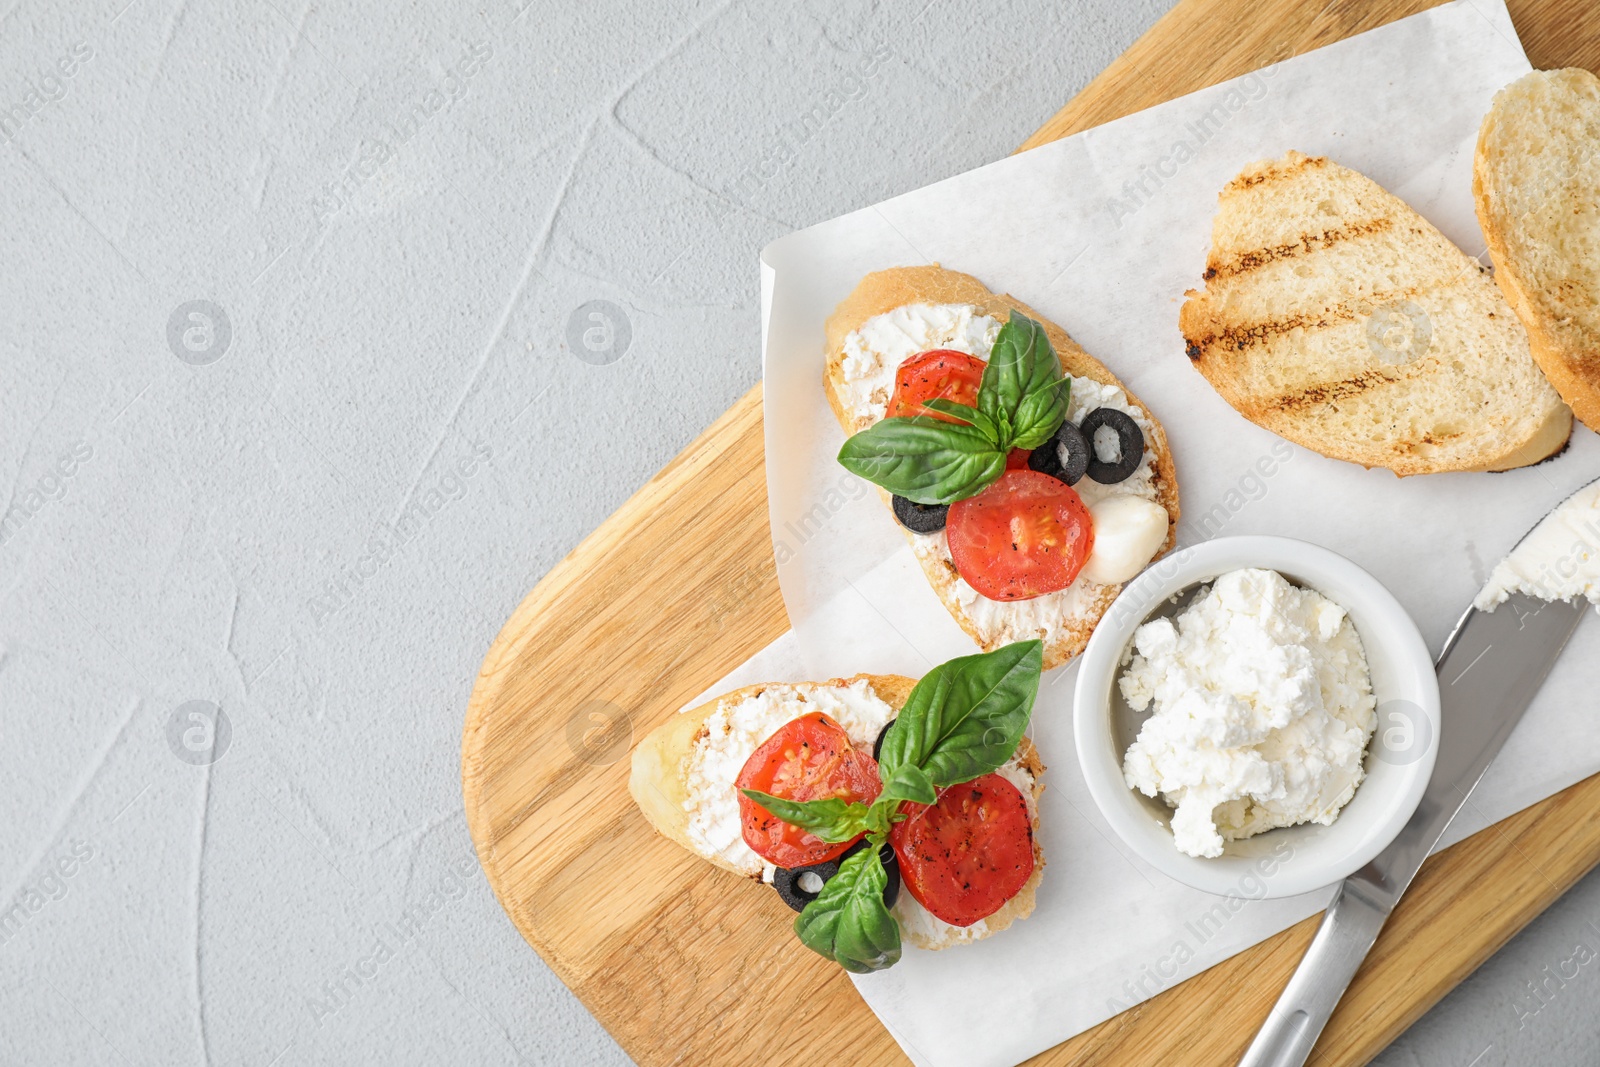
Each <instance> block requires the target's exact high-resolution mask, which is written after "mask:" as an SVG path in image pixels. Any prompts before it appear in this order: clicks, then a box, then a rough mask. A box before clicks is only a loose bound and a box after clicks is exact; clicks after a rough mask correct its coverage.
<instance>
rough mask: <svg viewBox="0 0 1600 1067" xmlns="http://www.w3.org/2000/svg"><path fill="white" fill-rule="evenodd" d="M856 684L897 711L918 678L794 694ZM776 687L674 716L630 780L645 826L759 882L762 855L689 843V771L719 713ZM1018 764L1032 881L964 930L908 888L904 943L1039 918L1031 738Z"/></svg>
mask: <svg viewBox="0 0 1600 1067" xmlns="http://www.w3.org/2000/svg"><path fill="white" fill-rule="evenodd" d="M858 682H865V683H866V684H867V686H868V687H869V688H870V689H871V690H872V692H873V693H875V694H876V695H877V696H878V697H879V698H880V699H881V700H883V701H884V703H886V704H888V705H889V706H890V707H892V708H894V709H895V711H896V712H899V710H900V709H901V708H902V707H904V706H905V702H906V699H907V698H908V697H910V695H911V690H912V689H913V688H914V687H915V686H916V681H915V680H914V679H911V678H905V677H902V676H900V675H894V674H858V675H855V676H854V677H851V678H835V679H833V680H832V681H828V682H820V683H796V684H795V685H794V686H793V688H795V689H798V690H801V691H803V692H804V691H810V690H815V689H825V688H831V687H848V686H851V685H854V684H856V683H858ZM772 687H773V686H772V685H770V684H765V683H763V684H759V685H748V686H745V687H744V688H742V689H735V690H734V691H733V692H731V693H726V694H724V695H723V696H720V697H717V698H716V699H714V700H709V701H707V702H706V703H704V704H701V705H699V706H698V707H694V708H688V709H686V710H684V711H682V712H680V713H678V714H677V715H674V716H672V717H671V718H669V719H668V720H667V721H666V722H664V723H662V724H661V725H660V726H658V727H656V728H655V729H654V730H652V731H651V732H650V733H648V734H646V735H645V737H644V738H643V739H642V740H641V741H640V742H639V744H638V745H637V746H636V747H635V748H634V750H633V763H632V767H631V768H630V772H629V775H628V792H629V793H630V794H632V796H633V801H634V803H635V804H637V805H638V806H639V811H640V812H641V813H642V814H643V815H644V817H645V820H646V821H647V822H649V823H650V825H651V826H653V827H654V828H655V829H656V831H657V832H658V833H660V834H662V835H663V836H665V837H667V838H670V839H671V840H672V841H674V842H676V843H677V844H679V845H682V846H683V847H684V848H686V849H688V850H689V851H690V852H693V853H694V854H695V855H697V856H699V857H701V858H702V859H705V860H707V861H709V862H711V863H714V864H716V865H717V866H718V867H721V868H722V869H723V870H725V871H730V872H732V873H734V874H738V875H743V876H745V877H747V878H755V879H760V878H761V876H762V874H761V866H760V857H755V862H754V863H753V864H750V863H749V862H748V861H747V862H746V863H745V864H743V865H741V864H739V863H734V862H730V861H729V860H728V859H726V858H725V857H723V856H721V855H718V854H717V853H715V852H712V851H710V850H709V849H706V848H703V847H701V846H700V845H698V844H697V843H696V842H695V841H694V839H693V838H692V837H691V835H690V833H689V822H690V817H691V813H690V805H691V800H690V787H689V766H690V760H691V758H692V757H693V755H694V752H695V748H696V746H698V745H701V744H704V743H706V742H707V741H708V740H709V739H710V733H711V726H710V720H711V717H712V715H713V714H714V713H715V712H716V710H717V709H718V708H719V707H722V706H724V705H730V706H731V705H737V704H738V703H739V702H741V701H743V700H745V699H747V698H750V697H757V696H760V695H761V693H762V692H763V691H765V690H767V689H769V688H772ZM752 751H753V749H752ZM746 758H748V755H747V756H746ZM1012 763H1014V764H1015V765H1016V766H1018V767H1020V768H1021V769H1022V770H1023V771H1025V772H1026V773H1027V775H1028V777H1029V778H1031V781H1032V795H1031V796H1030V797H1028V802H1029V803H1028V813H1029V815H1031V816H1032V818H1033V875H1032V876H1031V877H1030V878H1029V879H1028V881H1027V882H1026V883H1024V884H1023V887H1022V888H1021V889H1020V890H1019V891H1018V892H1017V894H1016V896H1014V897H1012V898H1011V899H1010V900H1008V901H1006V903H1005V905H1004V906H1003V907H1001V909H1000V910H999V911H997V912H995V913H994V914H993V915H991V916H989V917H988V918H986V919H984V920H982V921H981V922H979V923H976V924H974V925H973V926H970V927H966V928H961V927H954V926H949V925H947V924H945V923H942V922H940V921H939V920H938V919H936V918H934V917H933V916H932V915H930V914H929V913H928V912H927V911H925V910H923V909H922V907H921V906H920V905H918V904H916V902H915V901H914V900H912V898H911V894H910V893H908V892H906V891H904V889H903V888H902V891H901V893H900V899H899V901H898V902H897V903H896V904H895V909H894V910H895V914H896V915H897V917H899V918H900V920H901V935H902V937H903V939H904V940H905V941H907V942H909V943H911V944H914V945H916V946H917V947H919V948H931V949H938V948H948V947H950V946H951V945H958V944H963V943H965V942H968V941H976V940H980V939H981V938H984V937H988V936H990V935H991V934H996V933H999V932H1000V931H1001V930H1004V929H1005V928H1006V927H1008V926H1010V925H1011V924H1012V923H1013V922H1015V921H1016V920H1018V919H1025V918H1027V917H1028V916H1029V915H1031V914H1032V913H1033V907H1034V898H1035V893H1036V891H1037V889H1038V886H1039V882H1040V880H1041V879H1042V878H1043V877H1044V851H1043V849H1042V848H1041V847H1040V845H1039V797H1040V796H1041V795H1042V794H1043V793H1044V781H1043V778H1044V763H1043V762H1042V761H1041V760H1040V759H1039V753H1038V750H1037V749H1035V748H1034V747H1033V742H1032V741H1030V740H1028V739H1027V738H1026V737H1024V738H1023V739H1022V743H1021V744H1020V745H1018V746H1017V752H1016V755H1015V756H1013V757H1012ZM735 773H737V772H735ZM733 788H734V784H733V781H732V780H730V781H729V782H728V789H729V790H730V791H731V790H732V789H733ZM753 855H754V854H753V853H752V856H753Z"/></svg>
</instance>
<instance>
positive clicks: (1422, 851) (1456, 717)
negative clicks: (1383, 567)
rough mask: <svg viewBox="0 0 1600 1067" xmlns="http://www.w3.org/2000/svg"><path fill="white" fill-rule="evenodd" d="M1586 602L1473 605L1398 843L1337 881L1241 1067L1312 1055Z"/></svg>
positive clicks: (1456, 637)
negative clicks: (1417, 794) (1429, 758)
mask: <svg viewBox="0 0 1600 1067" xmlns="http://www.w3.org/2000/svg"><path fill="white" fill-rule="evenodd" d="M1588 607H1589V606H1588V604H1587V603H1583V602H1581V601H1580V602H1578V603H1572V602H1568V601H1554V602H1552V601H1546V600H1537V599H1535V598H1533V597H1530V596H1525V595H1523V594H1520V593H1518V594H1513V595H1512V597H1511V598H1510V599H1509V600H1507V601H1506V603H1504V604H1502V605H1500V607H1499V609H1498V610H1496V611H1493V612H1483V611H1478V610H1477V609H1475V608H1469V609H1468V610H1467V613H1466V614H1465V615H1464V616H1462V618H1461V621H1460V622H1459V623H1458V624H1457V625H1456V628H1455V631H1454V632H1453V633H1452V634H1451V635H1450V639H1449V640H1448V641H1446V642H1445V646H1444V651H1443V652H1442V653H1441V654H1440V656H1439V659H1438V662H1437V668H1438V672H1439V703H1440V711H1441V721H1442V725H1441V727H1440V731H1439V734H1440V738H1439V756H1438V759H1437V761H1436V762H1435V764H1434V769H1433V777H1432V778H1431V779H1430V780H1429V782H1428V788H1427V791H1426V792H1424V793H1423V795H1422V802H1421V803H1420V804H1418V805H1417V810H1416V812H1415V813H1414V814H1413V815H1412V816H1411V819H1410V820H1409V821H1408V822H1407V823H1406V825H1405V826H1404V828H1402V829H1401V831H1400V834H1399V836H1397V837H1396V838H1395V839H1394V841H1393V843H1391V844H1390V845H1389V847H1388V848H1386V849H1384V850H1383V851H1382V852H1380V853H1378V855H1377V856H1376V857H1375V858H1374V859H1373V860H1372V862H1371V863H1369V864H1367V865H1366V866H1365V867H1363V868H1361V870H1359V871H1357V872H1356V873H1355V874H1353V875H1351V876H1350V877H1349V878H1347V879H1345V880H1344V882H1342V883H1341V884H1340V886H1339V889H1338V891H1337V892H1336V893H1335V894H1334V897H1333V900H1332V902H1331V903H1329V905H1328V910H1327V911H1326V912H1325V913H1324V914H1323V917H1322V925H1321V926H1319V927H1318V928H1317V934H1316V937H1314V938H1313V939H1312V941H1311V946H1310V947H1309V948H1308V949H1306V954H1305V958H1304V959H1302V960H1301V961H1300V966H1299V967H1298V968H1296V970H1295V972H1294V974H1293V976H1291V977H1290V979H1289V984H1288V985H1287V986H1285V987H1284V990H1283V994H1282V996H1280V997H1279V998H1278V1002H1277V1003H1276V1004H1275V1005H1273V1008H1272V1011H1271V1013H1270V1014H1269V1015H1268V1016H1267V1019H1266V1022H1264V1023H1262V1025H1261V1030H1260V1031H1259V1032H1258V1033H1257V1034H1256V1038H1255V1040H1254V1041H1252V1042H1251V1044H1250V1048H1249V1049H1248V1050H1247V1051H1246V1052H1245V1054H1244V1058H1243V1059H1241V1060H1240V1061H1239V1067H1300V1065H1301V1064H1304V1063H1305V1062H1306V1059H1307V1057H1309V1056H1310V1055H1311V1048H1312V1046H1313V1045H1315V1044H1316V1041H1317V1037H1318V1036H1319V1035H1320V1034H1321V1033H1322V1028H1323V1027H1324V1026H1326V1025H1327V1022H1328V1018H1329V1016H1331V1015H1332V1014H1333V1009H1334V1008H1335V1007H1337V1006H1338V1003H1339V999H1340V997H1342V996H1343V995H1344V991H1345V989H1346V988H1348V987H1349V985H1350V980H1351V979H1352V978H1354V977H1355V973H1356V971H1357V970H1358V969H1359V968H1360V966H1361V961H1362V960H1364V959H1366V957H1367V953H1368V952H1369V951H1370V950H1371V949H1372V945H1373V942H1374V941H1376V940H1377V939H1378V932H1379V931H1380V930H1382V929H1383V924H1384V923H1385V922H1386V921H1387V920H1388V918H1389V914H1390V913H1391V912H1392V911H1394V907H1395V905H1396V904H1397V903H1398V902H1399V900H1400V895H1401V894H1402V893H1404V892H1405V891H1406V887H1407V886H1409V885H1410V884H1411V880H1412V879H1413V878H1414V877H1416V873H1417V871H1418V869H1419V868H1421V866H1422V862H1423V860H1425V859H1427V858H1428V853H1430V852H1431V851H1432V850H1433V847H1434V846H1435V845H1436V844H1438V843H1439V839H1440V838H1441V837H1443V836H1444V832H1445V829H1446V828H1447V827H1448V826H1449V825H1450V820H1451V819H1453V818H1454V817H1455V815H1456V813H1457V812H1458V811H1460V810H1461V808H1462V806H1463V805H1464V804H1466V802H1467V796H1468V794H1470V793H1471V792H1472V789H1473V787H1474V786H1476V785H1477V784H1478V780H1479V779H1480V778H1482V777H1483V772H1484V771H1485V770H1487V769H1488V766H1489V763H1490V761H1492V760H1493V759H1494V757H1495V755H1496V753H1498V752H1499V751H1500V748H1501V746H1502V745H1504V744H1505V741H1506V738H1508V737H1510V736H1511V731H1512V730H1513V729H1515V728H1516V725H1517V723H1518V722H1519V721H1520V720H1521V718H1522V713H1523V712H1524V711H1526V710H1527V708H1528V705H1529V704H1530V703H1532V702H1533V697H1534V694H1535V693H1537V692H1538V691H1539V687H1540V686H1541V685H1542V684H1544V680H1545V677H1546V676H1547V675H1548V674H1549V673H1550V668H1551V667H1552V666H1554V665H1555V662H1556V659H1557V658H1558V657H1559V656H1560V654H1561V650H1562V648H1564V647H1565V646H1566V643H1567V641H1568V639H1569V638H1571V636H1572V634H1573V631H1575V630H1576V629H1577V628H1578V622H1579V621H1580V620H1581V619H1582V618H1583V616H1584V614H1585V613H1586V612H1587V611H1588Z"/></svg>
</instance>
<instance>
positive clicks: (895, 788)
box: [872, 763, 939, 829]
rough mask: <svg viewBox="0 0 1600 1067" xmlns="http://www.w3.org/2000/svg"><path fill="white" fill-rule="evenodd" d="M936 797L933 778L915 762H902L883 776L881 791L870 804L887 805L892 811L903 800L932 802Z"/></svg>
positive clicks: (937, 797) (876, 805) (937, 796)
mask: <svg viewBox="0 0 1600 1067" xmlns="http://www.w3.org/2000/svg"><path fill="white" fill-rule="evenodd" d="M938 799H939V794H938V791H937V790H936V789H935V788H934V785H933V779H931V778H929V777H928V773H927V772H926V771H924V770H923V769H922V768H921V767H919V766H917V765H916V764H915V763H902V764H900V765H899V766H898V767H896V768H895V769H894V771H893V772H892V773H890V774H888V775H886V776H885V777H884V779H883V792H882V793H879V794H878V799H877V800H875V801H873V802H872V806H873V807H874V808H877V807H880V806H882V807H887V808H889V809H890V810H891V811H894V810H897V809H898V808H899V807H900V802H901V801H903V800H909V801H912V802H913V803H916V804H932V803H933V802H934V801H936V800H938ZM874 829H876V827H874Z"/></svg>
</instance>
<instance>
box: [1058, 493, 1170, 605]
mask: <svg viewBox="0 0 1600 1067" xmlns="http://www.w3.org/2000/svg"><path fill="white" fill-rule="evenodd" d="M1089 515H1090V516H1091V517H1092V518H1093V519H1094V548H1093V549H1092V550H1090V552H1089V558H1088V560H1086V561H1085V562H1084V565H1083V570H1082V571H1080V572H1078V576H1079V577H1080V578H1082V579H1083V580H1084V581H1086V582H1095V583H1097V584H1099V585H1121V584H1122V583H1123V582H1126V581H1128V580H1129V579H1130V578H1132V577H1133V576H1134V575H1136V574H1138V573H1139V572H1140V571H1142V570H1144V569H1145V566H1146V565H1148V564H1149V562H1150V560H1151V559H1152V558H1153V557H1154V556H1155V554H1156V551H1157V550H1158V549H1160V547H1161V546H1162V545H1164V544H1166V543H1167V525H1168V521H1169V520H1168V516H1167V509H1166V508H1164V507H1162V506H1161V505H1160V504H1157V503H1156V502H1155V501H1154V500H1146V499H1144V498H1143V497H1137V496H1128V495H1127V494H1122V495H1119V496H1108V497H1104V498H1102V499H1100V500H1097V501H1095V502H1094V503H1093V504H1091V505H1089Z"/></svg>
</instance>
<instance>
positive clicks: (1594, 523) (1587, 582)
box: [1474, 482, 1600, 611]
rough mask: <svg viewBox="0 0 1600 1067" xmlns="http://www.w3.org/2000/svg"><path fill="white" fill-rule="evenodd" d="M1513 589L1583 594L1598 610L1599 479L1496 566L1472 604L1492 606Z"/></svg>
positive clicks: (1550, 595)
mask: <svg viewBox="0 0 1600 1067" xmlns="http://www.w3.org/2000/svg"><path fill="white" fill-rule="evenodd" d="M1512 593H1524V594H1526V595H1528V596H1532V597H1537V598H1538V599H1540V600H1576V599H1578V598H1579V597H1585V598H1587V599H1588V600H1589V602H1590V603H1592V604H1594V605H1595V608H1596V609H1597V610H1600V482H1596V483H1594V484H1592V485H1586V486H1584V487H1583V488H1582V489H1579V490H1578V491H1577V492H1576V493H1574V494H1572V495H1571V496H1570V497H1568V498H1567V499H1566V500H1565V501H1563V502H1562V503H1561V506H1560V507H1558V508H1556V509H1555V510H1554V511H1552V512H1551V513H1550V514H1548V515H1546V516H1545V517H1544V519H1543V520H1542V521H1541V522H1540V523H1539V525H1538V526H1535V527H1534V528H1533V532H1532V533H1530V534H1529V535H1528V536H1527V537H1524V538H1523V539H1522V542H1521V544H1519V545H1517V547H1516V548H1514V549H1512V550H1511V554H1510V555H1509V556H1507V557H1506V558H1505V559H1503V560H1501V561H1500V562H1499V564H1497V565H1496V566H1495V569H1494V572H1493V573H1491V574H1490V575H1489V581H1488V583H1487V584H1486V585H1485V586H1484V587H1483V590H1482V591H1481V592H1480V593H1479V594H1478V598H1477V600H1476V601H1474V604H1475V606H1476V607H1477V608H1478V609H1479V610H1480V611H1493V610H1494V609H1495V608H1497V607H1499V606H1500V605H1501V604H1504V603H1505V601H1506V598H1507V597H1509V596H1510V595H1511V594H1512Z"/></svg>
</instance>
